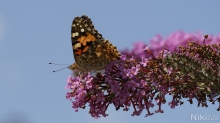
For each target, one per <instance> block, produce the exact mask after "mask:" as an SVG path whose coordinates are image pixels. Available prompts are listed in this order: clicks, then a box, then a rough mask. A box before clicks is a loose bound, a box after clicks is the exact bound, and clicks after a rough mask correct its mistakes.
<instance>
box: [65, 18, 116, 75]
mask: <svg viewBox="0 0 220 123" xmlns="http://www.w3.org/2000/svg"><path fill="white" fill-rule="evenodd" d="M71 40H72V48H73V54H74V58H75V63H73V64H72V65H70V66H69V69H71V70H73V71H75V73H76V74H77V73H79V72H89V71H93V70H94V71H99V70H103V69H105V67H106V65H107V64H108V63H109V62H110V61H112V60H116V59H119V58H120V53H119V52H118V50H117V48H116V47H115V46H113V45H112V43H110V42H109V41H108V40H106V39H104V38H103V37H102V35H101V34H99V33H98V31H97V30H96V29H95V28H94V26H93V24H92V21H91V19H90V18H89V17H88V16H86V15H82V16H81V17H75V18H74V20H73V22H72V27H71Z"/></svg>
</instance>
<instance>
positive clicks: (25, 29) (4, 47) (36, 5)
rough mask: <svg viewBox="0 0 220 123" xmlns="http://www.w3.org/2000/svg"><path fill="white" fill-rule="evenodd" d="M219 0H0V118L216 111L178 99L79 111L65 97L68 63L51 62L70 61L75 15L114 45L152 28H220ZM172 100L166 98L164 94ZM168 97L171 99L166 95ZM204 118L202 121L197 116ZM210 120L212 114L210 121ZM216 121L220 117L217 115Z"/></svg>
mask: <svg viewBox="0 0 220 123" xmlns="http://www.w3.org/2000/svg"><path fill="white" fill-rule="evenodd" d="M219 5H220V1H219V0H211V1H209V0H184V1H177V0H166V1H165V0H154V1H149V0H139V1H135V2H134V1H133V2H132V1H125V0H124V1H119V0H111V1H110V0H109V1H103V0H93V1H92V0H91V1H89V0H87V1H85V0H78V1H77V0H65V2H64V1H63V2H61V1H58V0H47V1H45V0H37V1H36V0H35V1H30V0H1V1H0V123H8V122H9V121H10V122H12V121H15V122H13V123H18V121H20V122H19V123H21V122H22V123H74V122H75V123H76V122H80V123H104V122H105V123H111V122H114V123H121V122H126V123H133V122H178V123H185V122H198V121H191V120H190V115H191V114H202V115H216V116H217V117H218V119H219V120H220V112H217V111H216V108H217V107H218V104H216V105H214V106H213V105H211V104H210V105H209V108H197V106H196V102H195V103H194V104H193V105H190V104H188V102H187V101H186V100H185V101H184V105H183V106H178V107H176V108H175V109H170V108H169V106H168V103H166V104H165V105H163V107H162V108H163V109H164V111H165V113H164V114H155V115H153V116H151V117H147V118H145V117H144V115H145V114H146V111H144V112H143V113H142V115H141V116H139V117H131V113H132V110H130V111H128V112H123V111H121V110H120V111H115V108H114V107H113V106H110V108H109V109H108V111H107V113H109V116H108V117H107V118H100V119H98V120H96V119H93V118H92V117H91V116H90V115H89V114H88V108H86V109H85V110H82V109H81V110H79V112H78V113H76V112H75V111H74V109H72V108H71V102H70V101H68V100H66V99H65V94H66V92H67V91H66V90H65V89H64V87H65V86H66V82H65V81H66V79H67V77H68V76H69V75H70V73H71V71H70V70H67V69H66V70H63V71H61V72H57V73H52V71H53V70H57V69H60V68H62V67H63V66H53V65H48V62H49V61H50V62H55V63H67V64H72V63H73V62H74V58H73V53H72V49H71V42H70V27H71V23H72V20H73V18H74V17H75V16H81V15H83V14H86V15H88V16H89V17H90V18H91V19H92V21H93V23H94V25H95V28H96V29H97V30H99V32H100V33H101V34H102V35H103V37H105V38H106V39H109V40H110V41H111V42H112V43H113V44H114V45H115V46H117V47H118V48H119V49H124V48H127V47H128V48H131V47H132V43H133V42H136V41H144V42H148V41H149V39H151V38H152V37H154V36H155V35H157V34H161V35H163V36H168V35H169V34H171V33H173V32H175V31H179V30H184V31H186V32H196V31H202V33H203V34H214V35H216V34H220V7H219ZM169 99H170V98H169ZM167 102H169V100H167ZM201 122H202V121H201ZM208 122H213V121H208ZM217 122H218V121H217Z"/></svg>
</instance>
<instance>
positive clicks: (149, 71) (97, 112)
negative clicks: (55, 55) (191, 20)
mask: <svg viewBox="0 0 220 123" xmlns="http://www.w3.org/2000/svg"><path fill="white" fill-rule="evenodd" d="M189 41H193V42H197V43H200V44H201V43H204V44H210V43H211V44H213V43H220V36H209V38H208V39H207V40H205V42H203V41H204V36H202V35H201V34H200V33H196V34H187V33H184V32H176V33H174V34H172V35H171V36H169V37H168V38H166V39H162V38H161V36H156V37H155V38H153V39H152V40H151V41H150V49H149V47H146V46H147V45H145V44H143V43H137V44H136V45H135V48H134V49H133V50H132V51H131V52H130V51H126V52H124V53H125V54H126V55H128V57H126V55H122V56H121V59H120V60H116V61H112V62H110V63H109V64H108V65H107V67H106V69H105V71H104V72H103V73H97V74H96V75H95V76H92V75H91V73H88V74H84V75H81V76H77V77H72V76H69V77H68V79H67V83H68V85H67V86H66V88H67V89H68V90H69V92H67V94H66V98H67V99H69V100H70V101H71V102H72V108H74V109H75V111H78V109H79V108H83V109H84V108H85V107H86V106H87V105H88V106H89V108H90V111H89V113H90V114H91V116H92V117H94V118H99V117H100V116H103V117H106V116H108V114H106V111H107V109H108V107H109V105H114V106H115V107H116V110H119V109H120V108H123V110H124V111H128V110H129V109H130V108H131V107H132V108H133V113H132V116H139V115H140V114H141V113H142V111H144V110H146V117H147V116H151V115H153V114H154V113H163V112H164V111H163V110H162V105H163V104H165V103H166V102H167V100H166V98H165V96H166V95H167V94H169V95H172V97H173V98H172V100H171V101H170V102H168V105H169V106H170V107H171V108H172V109H173V108H175V107H176V106H178V105H182V104H183V101H182V98H188V99H189V100H188V101H189V102H190V103H192V99H194V98H196V99H197V100H198V105H200V104H201V105H202V106H207V104H206V96H207V97H208V98H209V99H210V101H212V102H215V101H219V102H220V98H218V99H216V100H213V98H215V97H216V95H219V93H220V92H219V89H217V88H218V87H219V85H220V82H219V80H218V79H216V78H219V77H218V76H219V75H220V74H219V73H218V71H216V70H214V69H213V68H219V69H220V63H219V62H212V61H220V56H219V52H220V45H219V48H218V46H217V45H215V46H214V45H213V49H214V48H215V50H213V49H212V47H211V46H206V45H197V44H196V43H188V44H187V42H189ZM178 46H187V47H186V48H185V47H182V48H181V49H182V50H181V51H180V49H178ZM137 47H138V48H137ZM140 49H143V50H140ZM203 51H206V52H203ZM174 52H175V53H174ZM209 52H210V53H209ZM194 54H196V55H194ZM203 54H205V55H203ZM132 56H133V57H132ZM186 59H188V60H186ZM204 60H205V62H202V61H204ZM200 63H201V64H203V65H202V66H206V67H205V68H204V69H200V68H201V64H200ZM210 63H212V64H210ZM182 64H187V65H185V67H182V66H183V65H182ZM213 66H214V67H213ZM195 68H196V69H195ZM197 68H198V69H197ZM193 71H194V72H193ZM212 73H213V77H212V76H208V75H212ZM210 82H212V83H211V84H210ZM213 94H214V95H215V96H213ZM155 105H157V106H158V109H157V110H156V111H154V112H152V111H150V108H153V107H154V106H155ZM217 110H220V106H219V107H218V109H217Z"/></svg>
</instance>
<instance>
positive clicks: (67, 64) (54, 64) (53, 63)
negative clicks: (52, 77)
mask: <svg viewBox="0 0 220 123" xmlns="http://www.w3.org/2000/svg"><path fill="white" fill-rule="evenodd" d="M48 64H53V65H67V66H69V65H68V64H56V63H51V62H49V63H48Z"/></svg>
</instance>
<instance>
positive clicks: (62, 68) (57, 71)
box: [53, 67, 68, 73]
mask: <svg viewBox="0 0 220 123" xmlns="http://www.w3.org/2000/svg"><path fill="white" fill-rule="evenodd" d="M66 68H68V67H64V68H62V69H59V70H54V71H53V73H54V72H58V71H61V70H63V69H66Z"/></svg>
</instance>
